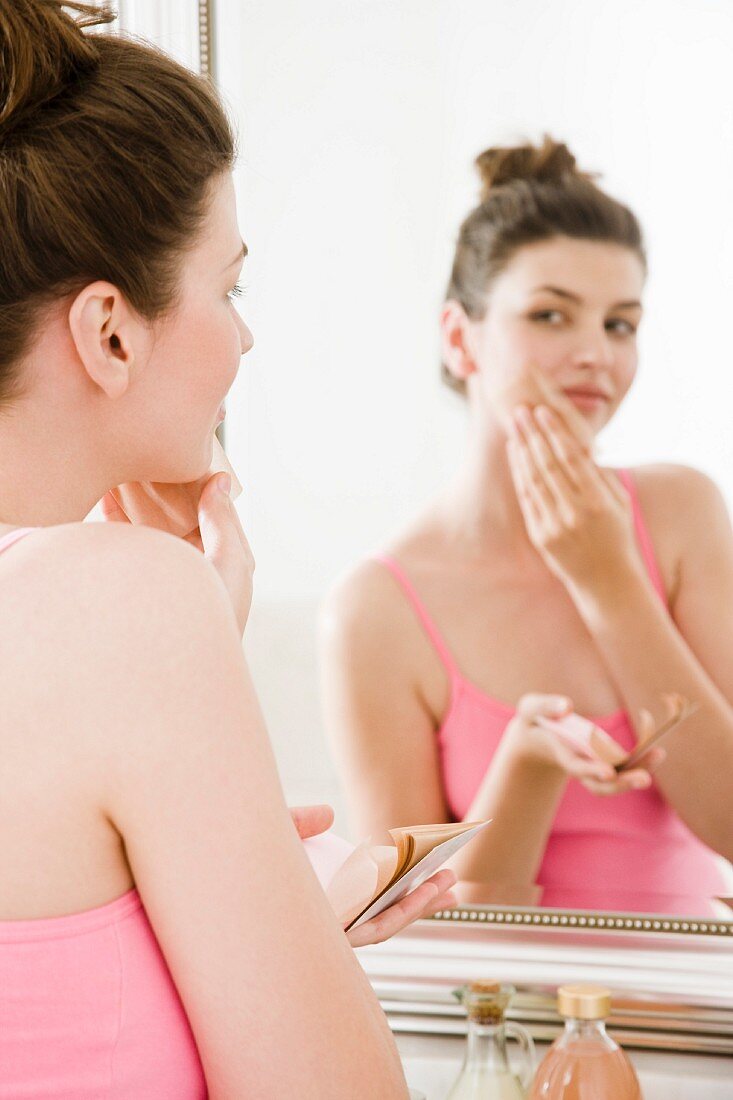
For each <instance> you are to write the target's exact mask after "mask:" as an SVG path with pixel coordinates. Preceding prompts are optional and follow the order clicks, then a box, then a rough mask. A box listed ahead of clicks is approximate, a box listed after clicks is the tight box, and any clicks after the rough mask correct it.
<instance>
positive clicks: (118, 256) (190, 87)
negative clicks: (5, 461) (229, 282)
mask: <svg viewBox="0 0 733 1100" xmlns="http://www.w3.org/2000/svg"><path fill="white" fill-rule="evenodd" d="M62 7H66V8H70V9H73V12H74V17H72V15H69V14H67V13H66V12H64V11H63V10H62ZM114 18H115V14H114V12H113V11H111V10H110V8H109V7H107V6H106V5H103V6H102V7H98V6H95V5H92V4H82V3H68V4H64V5H63V6H62V4H61V3H60V2H59V3H57V2H55V0H0V226H1V227H2V229H1V231H0V232H1V233H2V238H1V241H0V403H2V402H4V401H6V400H8V399H10V398H11V397H13V396H16V395H17V394H18V393H19V392H20V388H21V383H22V379H21V378H20V370H19V365H20V361H21V360H22V358H23V357H24V355H25V354H26V353H27V351H28V348H29V346H30V344H31V341H32V338H33V336H34V333H35V331H36V330H37V326H38V325H39V324H40V323H41V319H42V315H43V310H44V308H48V306H49V305H50V304H52V303H53V302H54V301H57V300H59V299H60V298H63V297H65V296H66V295H68V294H71V293H74V292H78V291H79V290H80V289H81V288H82V287H83V286H84V285H85V284H86V283H88V282H92V281H94V280H95V279H104V280H108V281H109V282H111V283H113V284H114V285H115V286H117V287H119V289H120V290H121V291H122V293H123V294H124V295H125V297H126V299H127V300H128V302H129V303H130V305H131V306H132V307H133V308H134V309H135V310H136V311H137V312H138V313H139V314H140V315H141V316H142V317H144V318H145V319H146V320H147V321H149V322H150V321H153V320H155V319H156V318H157V317H159V316H160V315H162V314H164V313H166V312H167V311H168V310H170V309H171V308H173V306H174V305H175V302H176V293H177V288H178V283H179V276H180V270H181V266H182V261H183V257H184V254H185V251H186V250H187V248H190V247H191V245H192V243H193V238H194V237H195V234H196V231H197V229H198V228H199V227H200V225H201V223H202V221H203V219H204V217H205V215H206V213H207V210H208V197H209V185H210V183H211V181H212V180H213V178H214V177H215V176H216V175H217V174H219V173H221V172H224V171H226V170H227V169H229V168H231V166H232V164H233V163H234V159H235V141H234V136H233V133H232V130H231V127H230V125H229V123H228V121H227V118H226V116H225V114H224V111H223V110H222V107H221V105H220V103H219V101H218V99H217V97H216V94H215V92H214V90H213V88H212V87H211V86H210V85H209V84H208V82H207V81H206V80H205V79H204V78H202V77H198V76H196V75H195V74H194V73H192V72H190V71H189V70H188V69H186V68H184V67H183V66H182V65H179V64H177V63H176V62H175V61H173V60H172V59H171V58H169V57H168V56H166V55H165V54H164V53H162V52H161V51H160V50H157V49H155V48H154V47H153V46H151V45H148V44H147V43H143V42H140V41H135V40H133V39H129V38H124V37H121V36H118V35H109V34H94V35H86V34H84V32H83V28H85V27H92V26H94V25H96V24H102V23H109V22H111V21H112V20H113V19H114Z"/></svg>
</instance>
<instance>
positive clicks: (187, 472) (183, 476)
mask: <svg viewBox="0 0 733 1100" xmlns="http://www.w3.org/2000/svg"><path fill="white" fill-rule="evenodd" d="M177 443H178V446H177V448H176V449H175V450H174V448H173V447H172V446H171V447H169V448H168V449H167V451H166V455H165V458H164V459H163V460H162V461H160V462H155V463H154V469H155V476H154V477H151V478H148V479H147V480H150V481H154V482H157V483H158V484H162V485H187V484H188V483H189V482H191V481H198V480H199V479H200V478H202V477H204V476H205V475H206V474H207V473H208V471H209V468H210V466H211V462H212V458H213V453H214V434H213V432H212V433H211V434H210V435H209V436H207V437H205V438H204V439H203V440H201V441H199V443H198V446H196V447H195V448H194V447H191V448H190V450H189V451H188V453H186V454H181V453H180V440H179V441H177ZM151 465H153V464H152V463H151Z"/></svg>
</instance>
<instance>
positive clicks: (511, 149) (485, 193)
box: [475, 134, 591, 202]
mask: <svg viewBox="0 0 733 1100" xmlns="http://www.w3.org/2000/svg"><path fill="white" fill-rule="evenodd" d="M475 164H476V167H477V168H478V171H479V175H480V176H481V201H482V202H486V200H487V199H488V198H489V195H490V193H491V192H492V191H493V190H494V189H495V188H497V187H501V186H502V185H503V184H507V183H513V182H514V181H516V180H535V181H537V182H542V183H551V182H557V181H560V180H561V179H563V178H564V177H567V176H569V175H574V176H577V177H579V178H582V179H590V178H591V177H590V176H589V175H588V174H587V173H585V172H580V171H579V170H578V168H577V167H576V161H575V157H574V156H573V154H572V153H571V152H570V150H569V149H568V147H567V145H565V144H564V143H563V142H560V141H553V140H552V138H551V137H549V135H547V134H545V136H544V138H543V141H542V145H529V144H527V145H511V146H505V147H501V146H494V147H492V148H491V149H486V150H485V151H484V152H483V153H479V155H478V156H477V157H476V161H475Z"/></svg>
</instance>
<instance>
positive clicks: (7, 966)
mask: <svg viewBox="0 0 733 1100" xmlns="http://www.w3.org/2000/svg"><path fill="white" fill-rule="evenodd" d="M32 530H33V528H21V529H19V530H15V531H11V533H10V534H9V535H6V536H5V538H3V539H0V552H1V551H3V550H6V549H8V547H10V546H12V545H13V544H14V543H15V542H17V541H18V540H19V539H21V538H22V537H23V536H24V535H27V534H28V533H29V531H32ZM206 1096H207V1089H206V1083H205V1081H204V1074H203V1070H202V1068H201V1062H200V1060H199V1056H198V1051H197V1049H196V1044H195V1042H194V1039H193V1035H192V1033H191V1028H190V1026H189V1023H188V1019H187V1017H186V1013H185V1011H184V1009H183V1005H182V1004H181V1001H180V998H179V996H178V993H177V991H176V988H175V986H174V984H173V979H172V978H171V975H170V973H169V970H168V967H167V966H166V963H165V960H164V958H163V956H162V954H161V951H160V948H159V946H158V942H157V940H156V938H155V935H154V933H153V930H152V928H151V926H150V923H149V921H148V918H147V916H146V914H145V910H144V908H143V906H142V902H141V900H140V897H139V896H138V893H137V891H136V890H130V891H129V892H128V893H126V894H123V896H122V897H120V898H117V899H116V900H115V901H111V902H110V903H109V904H108V905H102V906H100V907H99V908H96V909H88V910H86V911H85V912H82V913H75V914H73V915H72V916H67V917H51V918H48V919H43V920H13V921H0V1100H20V1098H21V1097H22V1098H23V1100H61V1098H63V1100H205V1098H206Z"/></svg>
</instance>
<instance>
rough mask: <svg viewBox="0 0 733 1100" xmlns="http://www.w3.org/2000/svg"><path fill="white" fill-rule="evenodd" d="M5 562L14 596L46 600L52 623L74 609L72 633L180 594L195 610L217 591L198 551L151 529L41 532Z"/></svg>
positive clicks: (80, 527) (65, 527) (67, 527)
mask: <svg viewBox="0 0 733 1100" xmlns="http://www.w3.org/2000/svg"><path fill="white" fill-rule="evenodd" d="M0 562H2V566H3V569H4V570H5V571H6V575H12V577H13V581H14V584H13V585H12V590H13V591H14V592H15V593H16V594H26V595H27V593H28V591H29V590H32V591H34V592H35V593H37V594H40V593H42V594H43V597H44V600H46V601H48V602H47V603H46V604H45V606H46V608H47V613H46V614H45V615H44V619H45V620H46V621H47V622H48V621H51V619H52V614H53V612H54V610H60V609H61V607H62V606H63V605H64V604H65V603H73V605H74V606H75V607H76V609H77V614H76V615H72V616H71V617H70V618H67V619H66V620H65V622H66V626H67V627H72V628H73V626H74V623H75V622H76V621H77V620H78V621H81V620H82V619H83V618H86V617H87V616H89V615H94V614H99V613H100V612H102V613H103V616H104V618H105V619H106V620H107V621H108V622H111V621H117V622H118V620H119V618H120V616H122V615H125V614H128V613H130V612H134V609H135V608H136V607H141V606H142V607H145V606H147V607H148V609H150V602H149V601H150V600H151V598H152V599H153V600H154V602H157V603H159V602H160V601H164V600H166V598H170V595H171V593H173V592H177V593H178V599H177V600H175V601H174V604H175V606H177V607H180V606H182V605H183V604H189V606H190V603H191V601H192V600H195V599H197V598H200V597H202V596H203V598H204V599H205V598H206V596H207V595H208V596H209V597H210V596H211V594H212V592H216V591H217V590H218V588H220V586H219V585H218V584H217V581H216V577H215V576H214V574H213V570H212V569H211V568H210V566H209V565H208V563H207V562H206V561H205V560H204V558H203V556H202V555H201V554H200V553H199V552H198V551H197V550H196V549H195V548H194V547H192V546H190V545H189V544H188V543H186V542H184V541H183V540H181V539H177V538H174V537H173V536H171V535H167V534H165V533H163V532H161V531H156V530H154V529H153V528H150V527H135V526H132V525H125V524H113V523H109V524H106V523H69V524H60V525H58V526H54V527H48V528H43V529H40V530H37V531H35V532H33V534H31V535H29V536H28V537H27V538H25V539H24V540H23V541H22V542H21V543H20V544H19V545H16V546H15V547H14V548H13V550H12V554H8V556H7V559H3V558H0ZM5 591H7V587H6V589H5ZM182 597H184V598H182Z"/></svg>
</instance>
